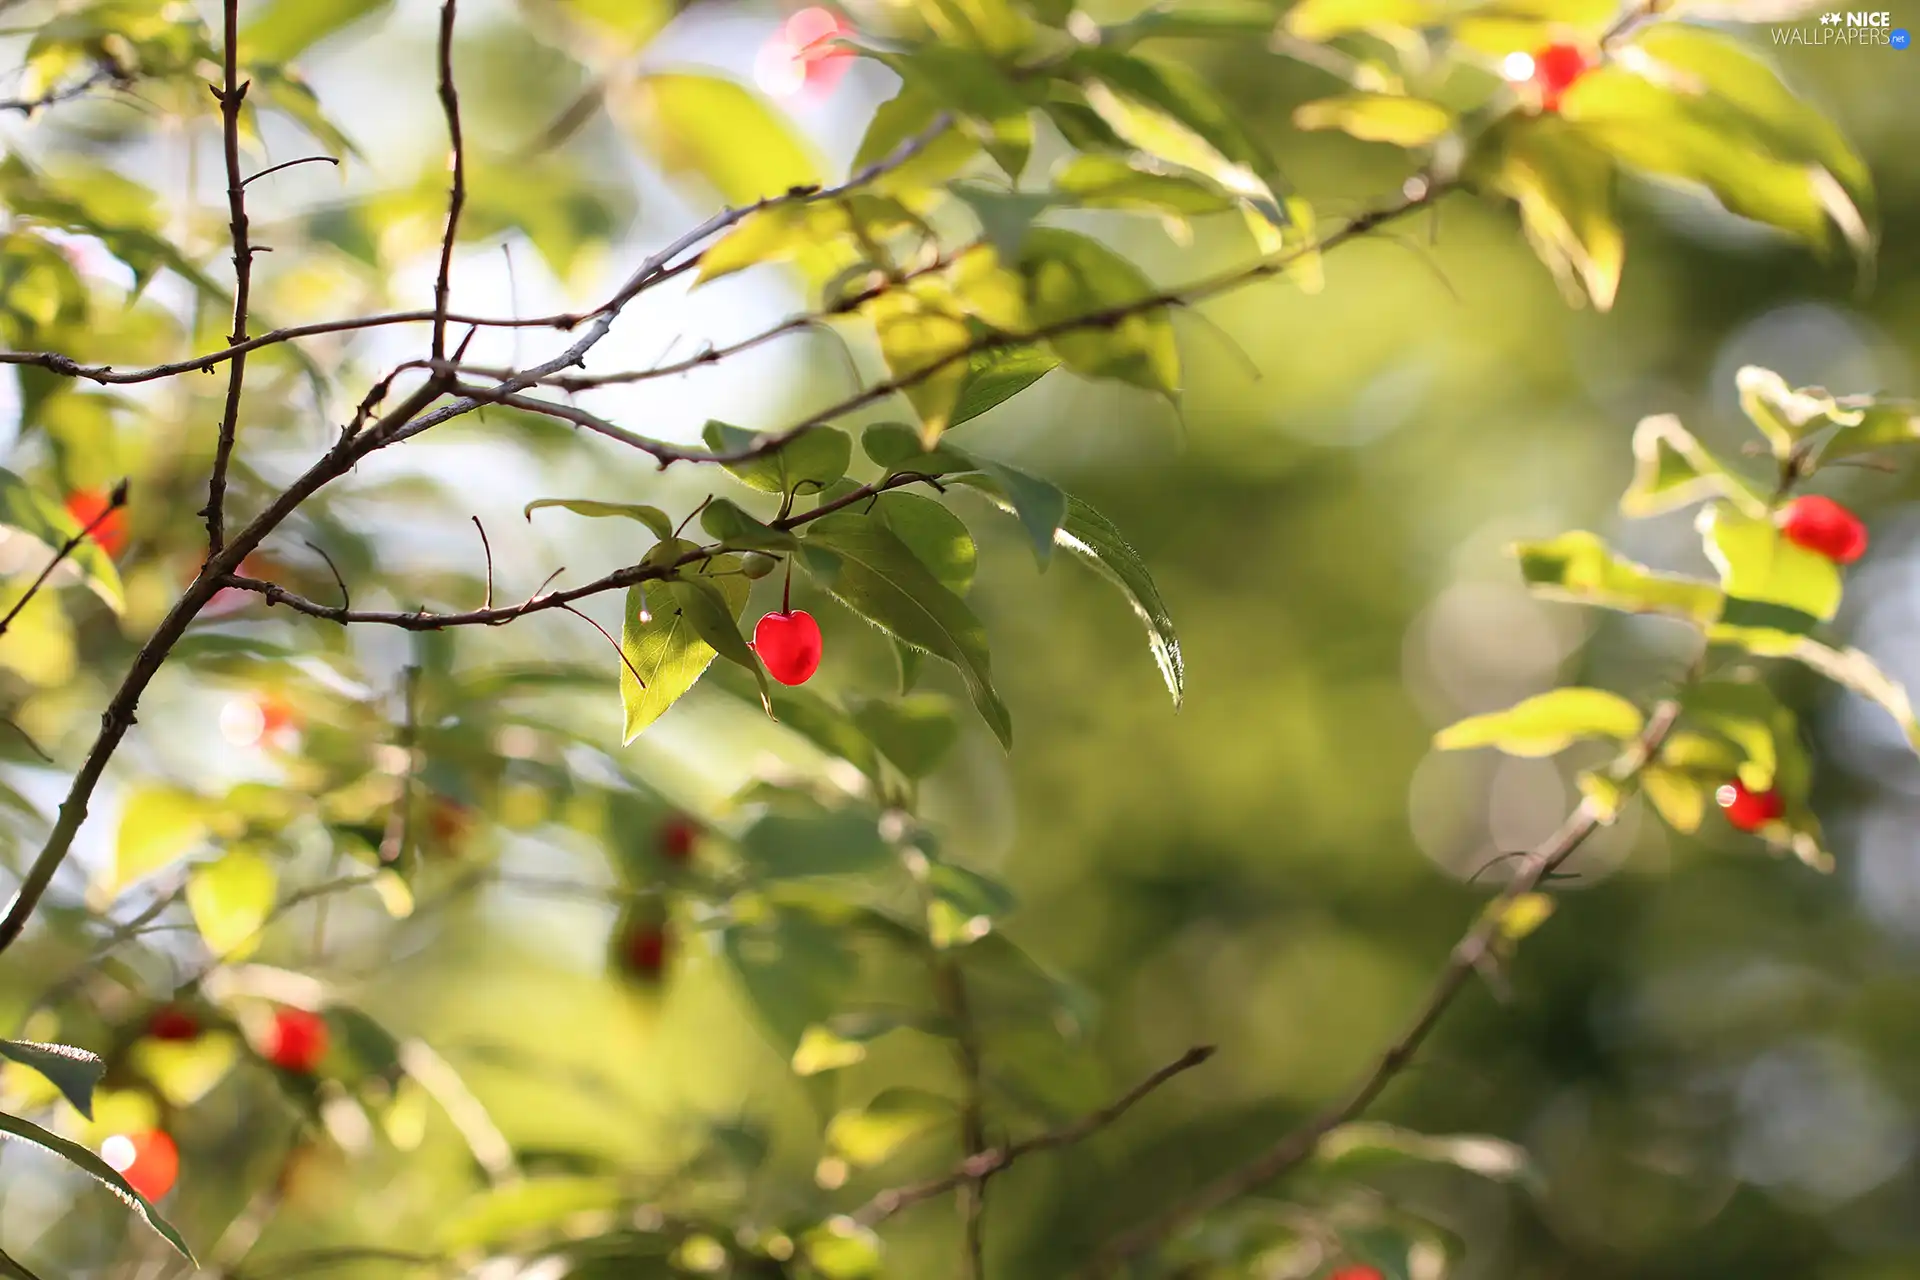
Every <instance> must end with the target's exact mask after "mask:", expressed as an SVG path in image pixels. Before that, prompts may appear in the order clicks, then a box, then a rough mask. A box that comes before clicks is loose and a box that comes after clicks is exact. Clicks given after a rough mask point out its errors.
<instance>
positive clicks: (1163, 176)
mask: <svg viewBox="0 0 1920 1280" xmlns="http://www.w3.org/2000/svg"><path fill="white" fill-rule="evenodd" d="M1053 189H1054V190H1055V191H1057V192H1059V193H1060V194H1061V195H1062V196H1064V197H1067V198H1068V200H1069V201H1070V202H1071V203H1073V204H1075V205H1078V206H1080V207H1082V208H1087V209H1131V210H1137V211H1140V212H1145V213H1157V214H1160V215H1161V216H1163V217H1165V216H1169V215H1170V216H1173V217H1177V218H1182V219H1184V218H1190V217H1196V216H1199V215H1202V214H1208V213H1226V212H1228V211H1230V210H1232V209H1235V208H1237V207H1238V206H1239V201H1238V200H1236V199H1235V198H1234V197H1233V196H1232V195H1231V194H1229V193H1228V192H1227V191H1225V190H1224V189H1222V188H1221V187H1220V186H1219V185H1218V184H1217V183H1214V182H1211V181H1209V180H1208V179H1206V178H1204V177H1202V176H1200V175H1199V174H1197V173H1188V172H1184V171H1182V170H1178V169H1175V168H1173V167H1172V166H1170V165H1162V166H1160V167H1158V168H1150V167H1148V162H1145V161H1141V160H1133V161H1128V160H1123V159H1121V158H1120V157H1119V156H1109V155H1089V154H1086V153H1082V154H1080V155H1076V156H1072V157H1070V158H1069V159H1067V160H1065V161H1062V162H1061V163H1060V164H1059V165H1058V166H1056V167H1055V169H1054V171H1053Z"/></svg>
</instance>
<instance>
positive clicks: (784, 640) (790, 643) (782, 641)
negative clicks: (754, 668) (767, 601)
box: [753, 609, 821, 684]
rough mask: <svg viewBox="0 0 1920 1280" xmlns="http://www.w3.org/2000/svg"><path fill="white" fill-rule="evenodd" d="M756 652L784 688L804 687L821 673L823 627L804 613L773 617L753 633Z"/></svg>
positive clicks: (769, 672) (798, 610) (796, 611)
mask: <svg viewBox="0 0 1920 1280" xmlns="http://www.w3.org/2000/svg"><path fill="white" fill-rule="evenodd" d="M753 650H754V652H755V653H757V654H759V655H760V661H762V662H764V663H766V664H767V674H768V675H770V676H772V677H773V678H774V679H775V680H778V681H779V682H780V683H781V684H805V683H806V682H807V681H808V680H810V679H812V678H813V673H814V672H816V671H818V670H819V669H820V650H821V641H820V624H819V623H817V622H815V621H814V620H813V615H812V614H810V613H808V612H807V611H806V610H805V609H795V610H794V611H793V612H792V613H770V614H768V615H767V616H766V617H764V618H762V619H760V622H759V624H758V625H756V626H755V627H754V629H753Z"/></svg>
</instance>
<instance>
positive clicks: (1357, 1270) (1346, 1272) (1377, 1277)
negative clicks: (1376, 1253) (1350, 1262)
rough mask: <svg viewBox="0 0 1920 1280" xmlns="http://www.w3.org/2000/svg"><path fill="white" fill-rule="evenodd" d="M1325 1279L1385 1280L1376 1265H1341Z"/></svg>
mask: <svg viewBox="0 0 1920 1280" xmlns="http://www.w3.org/2000/svg"><path fill="white" fill-rule="evenodd" d="M1327 1280H1387V1278H1386V1277H1385V1276H1383V1275H1381V1274H1380V1269H1379V1268H1378V1267H1342V1268H1340V1269H1339V1270H1338V1271H1336V1272H1334V1273H1333V1274H1332V1275H1330V1276H1328V1277H1327Z"/></svg>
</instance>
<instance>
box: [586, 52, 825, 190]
mask: <svg viewBox="0 0 1920 1280" xmlns="http://www.w3.org/2000/svg"><path fill="white" fill-rule="evenodd" d="M609 101H610V103H611V104H612V105H613V107H614V109H615V111H616V113H617V114H618V115H619V116H620V117H621V118H622V119H623V120H624V121H625V122H626V124H627V125H628V127H629V128H631V129H632V130H633V131H634V133H635V134H636V135H637V136H638V137H639V138H640V141H641V143H642V144H643V145H644V146H645V147H646V148H647V149H648V151H649V152H651V154H652V155H653V157H654V158H655V159H656V160H657V161H659V163H660V165H661V167H662V168H664V169H665V170H666V171H667V172H668V173H672V174H693V175H696V176H698V177H700V178H701V179H703V180H704V181H705V182H706V183H707V184H708V185H709V186H711V187H712V188H713V189H714V190H715V191H717V192H719V193H720V196H721V198H722V199H724V200H725V201H727V203H729V204H733V205H744V204H752V203H753V202H754V201H756V200H759V199H761V198H763V197H766V196H776V195H780V194H782V193H783V192H786V191H788V190H790V189H791V188H794V187H816V186H819V185H820V182H821V166H820V164H819V162H818V161H817V160H816V159H815V158H814V156H813V152H812V148H811V147H809V146H808V145H807V144H806V142H805V141H804V140H803V139H802V138H801V136H800V134H799V133H798V132H797V131H796V130H795V129H794V127H793V125H792V123H791V122H790V121H788V120H787V119H786V118H785V116H784V115H783V114H781V112H780V111H779V110H778V109H776V108H775V107H773V106H771V105H769V104H768V103H767V102H766V101H765V100H764V99H762V98H761V97H759V96H758V95H757V94H754V93H753V92H751V91H749V90H747V89H744V88H742V87H741V86H740V85H738V84H735V83H734V82H733V81H731V80H724V79H721V78H720V77H718V76H710V75H697V74H694V73H692V72H656V73H654V74H650V75H644V76H640V77H638V78H637V79H635V80H634V81H633V82H632V84H631V85H629V86H626V87H625V88H623V89H622V90H621V91H620V92H618V93H616V94H614V95H613V96H612V97H611V98H610V99H609Z"/></svg>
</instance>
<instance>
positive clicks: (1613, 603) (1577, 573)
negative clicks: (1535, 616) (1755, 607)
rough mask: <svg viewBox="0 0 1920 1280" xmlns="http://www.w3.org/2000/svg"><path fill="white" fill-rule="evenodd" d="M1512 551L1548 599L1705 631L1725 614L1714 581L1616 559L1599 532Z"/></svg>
mask: <svg viewBox="0 0 1920 1280" xmlns="http://www.w3.org/2000/svg"><path fill="white" fill-rule="evenodd" d="M1513 550H1514V554H1515V555H1516V556H1518V557H1519V560H1520V572H1521V575H1522V576H1523V577H1524V578H1525V579H1526V582H1527V585H1528V587H1529V588H1531V589H1532V591H1533V593H1534V594H1535V595H1537V596H1541V597H1542V598H1544V599H1548V600H1566V601H1569V602H1571V603H1574V604H1591V605H1598V606H1600V607H1601V608H1605V609H1619V610H1621V611H1622V612H1624V613H1659V614H1667V615H1669V616H1672V617H1676V618H1682V619H1685V620H1686V621H1689V622H1692V623H1695V624H1697V625H1699V626H1702V627H1704V626H1707V625H1709V624H1710V623H1712V622H1713V620H1714V619H1715V618H1717V617H1719V615H1720V606H1721V595H1720V592H1719V590H1718V589H1717V588H1716V587H1715V586H1714V585H1713V584H1712V583H1710V582H1700V581H1696V580H1695V579H1692V578H1682V577H1678V576H1675V575H1673V574H1664V573H1655V572H1654V571H1652V570H1651V569H1648V568H1647V567H1646V566H1645V565H1640V564H1635V563H1634V562H1633V561H1631V560H1628V559H1626V558H1625V557H1624V556H1620V555H1616V554H1615V553H1614V552H1612V551H1611V550H1609V549H1608V548H1607V544H1606V543H1604V542H1602V541H1601V540H1600V537H1599V535H1598V534H1594V533H1588V532H1586V531H1585V530H1578V531H1576V532H1573V533H1563V534H1561V535H1560V536H1559V537H1557V538H1550V539H1548V540H1546V541H1544V542H1520V543H1516V544H1514V548H1513Z"/></svg>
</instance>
